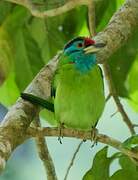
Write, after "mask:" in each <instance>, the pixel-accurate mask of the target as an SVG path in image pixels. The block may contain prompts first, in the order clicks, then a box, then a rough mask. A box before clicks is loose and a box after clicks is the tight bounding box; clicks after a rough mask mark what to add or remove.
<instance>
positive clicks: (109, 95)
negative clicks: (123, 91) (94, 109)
mask: <svg viewBox="0 0 138 180" xmlns="http://www.w3.org/2000/svg"><path fill="white" fill-rule="evenodd" d="M110 98H111V94H110V93H109V94H108V96H107V97H106V99H105V102H108V101H109V99H110Z"/></svg>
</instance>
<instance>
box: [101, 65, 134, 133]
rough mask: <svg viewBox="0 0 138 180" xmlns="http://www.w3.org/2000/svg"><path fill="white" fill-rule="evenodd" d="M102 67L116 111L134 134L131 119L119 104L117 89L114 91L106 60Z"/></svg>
mask: <svg viewBox="0 0 138 180" xmlns="http://www.w3.org/2000/svg"><path fill="white" fill-rule="evenodd" d="M103 69H104V73H105V77H106V80H107V82H108V87H109V91H110V94H111V95H112V96H113V99H114V101H115V103H116V106H117V109H118V112H120V114H121V116H122V119H123V121H124V122H125V123H126V125H127V126H128V128H129V130H130V132H131V134H135V130H134V126H133V124H132V122H131V120H130V119H129V117H128V115H127V113H126V112H125V110H124V108H123V106H122V104H121V102H120V100H119V97H118V95H117V91H116V88H115V86H114V83H113V80H112V76H111V73H110V68H109V65H108V64H107V62H105V63H104V64H103Z"/></svg>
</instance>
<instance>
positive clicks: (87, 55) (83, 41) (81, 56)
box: [64, 37, 105, 70]
mask: <svg viewBox="0 0 138 180" xmlns="http://www.w3.org/2000/svg"><path fill="white" fill-rule="evenodd" d="M104 46H105V44H104V43H96V42H95V41H94V40H92V39H91V38H88V37H77V38H75V39H73V40H71V41H70V42H68V43H67V44H66V45H65V47H64V55H65V56H69V58H68V59H67V61H66V63H69V64H75V65H76V67H77V68H78V69H80V70H85V69H89V68H90V67H91V66H92V65H94V64H96V55H95V54H96V52H98V51H99V50H100V49H101V48H102V47H104Z"/></svg>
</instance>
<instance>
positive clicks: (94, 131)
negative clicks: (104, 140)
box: [91, 127, 98, 148]
mask: <svg viewBox="0 0 138 180" xmlns="http://www.w3.org/2000/svg"><path fill="white" fill-rule="evenodd" d="M97 134H98V129H96V128H95V127H92V130H91V141H93V144H92V145H91V148H93V147H94V146H95V145H97Z"/></svg>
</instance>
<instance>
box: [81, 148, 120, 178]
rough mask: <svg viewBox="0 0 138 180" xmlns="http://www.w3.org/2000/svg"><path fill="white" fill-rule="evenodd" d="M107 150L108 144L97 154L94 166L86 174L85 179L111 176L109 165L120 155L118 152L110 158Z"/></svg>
mask: <svg viewBox="0 0 138 180" xmlns="http://www.w3.org/2000/svg"><path fill="white" fill-rule="evenodd" d="M107 151H108V147H107V146H106V147H104V148H103V149H101V150H100V151H99V152H98V153H97V154H96V155H95V157H94V160H93V165H92V168H91V169H90V170H89V171H88V172H87V173H86V174H85V175H84V177H83V180H101V179H102V180H107V179H108V178H109V166H110V164H111V162H112V161H113V160H114V159H115V158H116V157H118V153H116V154H114V155H113V156H111V157H109V158H108V157H107Z"/></svg>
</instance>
